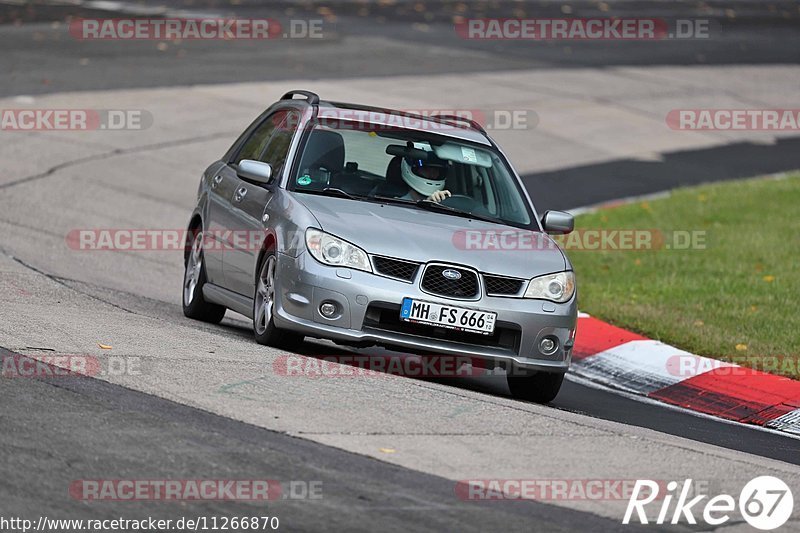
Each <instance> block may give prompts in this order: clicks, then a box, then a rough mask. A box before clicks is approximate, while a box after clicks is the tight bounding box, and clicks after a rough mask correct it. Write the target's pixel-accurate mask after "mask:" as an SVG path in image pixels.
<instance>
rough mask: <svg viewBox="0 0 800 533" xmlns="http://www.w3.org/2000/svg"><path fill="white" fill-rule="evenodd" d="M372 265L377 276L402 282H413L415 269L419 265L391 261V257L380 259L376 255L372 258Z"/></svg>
mask: <svg viewBox="0 0 800 533" xmlns="http://www.w3.org/2000/svg"><path fill="white" fill-rule="evenodd" d="M372 264H373V266H374V267H375V272H376V273H377V274H380V275H381V276H386V277H389V278H396V279H401V280H403V281H411V280H413V279H414V276H415V275H416V274H417V268H419V263H412V262H410V261H402V260H400V259H392V258H391V257H381V256H378V255H375V256H373V257H372Z"/></svg>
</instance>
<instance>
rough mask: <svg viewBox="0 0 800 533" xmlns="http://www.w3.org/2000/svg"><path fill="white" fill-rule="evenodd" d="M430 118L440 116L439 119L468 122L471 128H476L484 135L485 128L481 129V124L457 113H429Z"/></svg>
mask: <svg viewBox="0 0 800 533" xmlns="http://www.w3.org/2000/svg"><path fill="white" fill-rule="evenodd" d="M431 118H440V119H445V120H451V121H455V122H462V123H465V124H469V126H470V127H471V128H472V129H474V130H478V131H479V132H481V133H483V134H484V135H486V130H485V129H483V126H481V125H480V124H479V123H478V122H476V121H474V120H472V119H470V118H467V117H462V116H459V115H453V114H448V113H442V114H437V115H431Z"/></svg>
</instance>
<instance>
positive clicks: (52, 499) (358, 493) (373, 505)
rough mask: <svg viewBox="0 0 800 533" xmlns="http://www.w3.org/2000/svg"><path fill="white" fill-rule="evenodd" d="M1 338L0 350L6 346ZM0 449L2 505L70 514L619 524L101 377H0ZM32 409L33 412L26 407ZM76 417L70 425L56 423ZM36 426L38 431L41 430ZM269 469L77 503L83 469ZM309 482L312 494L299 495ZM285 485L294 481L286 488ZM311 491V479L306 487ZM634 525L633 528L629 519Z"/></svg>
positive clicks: (308, 521)
mask: <svg viewBox="0 0 800 533" xmlns="http://www.w3.org/2000/svg"><path fill="white" fill-rule="evenodd" d="M14 355H15V354H12V353H10V352H8V351H6V350H2V349H0V357H2V358H3V359H5V358H6V357H13V356H14ZM2 385H3V387H2V404H3V406H4V407H3V409H2V411H0V423H2V427H3V431H2V433H0V449H2V450H3V451H4V454H5V455H6V456H8V457H10V456H12V455H13V458H14V459H13V460H14V463H15V465H16V466H15V467H11V468H4V469H3V470H4V471H3V478H4V479H3V483H2V484H0V501H2V504H1V507H2V515H3V516H4V517H6V518H9V515H11V516H23V517H38V516H40V515H42V514H45V515H46V516H49V517H50V518H57V517H59V518H66V517H69V518H73V519H81V518H83V519H89V518H91V519H97V520H105V519H114V518H119V517H120V516H124V517H127V518H136V519H142V518H145V517H155V518H158V519H172V520H175V521H177V520H178V519H180V518H182V517H186V518H192V519H194V518H197V517H206V518H207V519H208V520H211V517H215V516H216V517H223V516H228V517H232V516H239V517H242V516H277V517H278V518H279V519H280V523H281V528H280V530H281V531H320V530H327V531H344V530H347V531H409V530H412V531H447V530H451V529H453V526H454V525H455V524H457V525H458V530H459V531H490V530H493V529H495V528H497V527H498V526H499V525H501V524H502V527H503V529H504V530H506V531H530V528H531V524H536V527H539V528H542V529H544V530H547V531H564V532H566V531H575V530H577V529H580V528H581V527H583V526H584V525H585V524H586V521H587V520H591V523H592V530H593V531H615V530H616V529H617V527H618V524H617V523H616V522H615V521H612V520H609V519H603V518H599V517H596V516H592V515H589V514H587V513H582V512H578V511H572V510H569V509H563V508H558V507H554V506H552V505H547V504H542V503H538V502H531V501H505V502H489V505H486V503H487V502H465V501H461V500H459V499H458V498H456V497H455V487H454V484H453V483H452V482H451V481H447V480H445V479H442V478H438V477H436V476H431V475H425V474H421V473H419V472H414V471H411V470H408V469H405V468H401V467H397V466H393V465H390V464H387V463H383V462H380V461H376V460H375V459H371V458H368V457H364V456H361V455H357V454H353V453H348V452H344V451H341V450H338V449H336V448H332V447H329V446H323V445H320V444H317V443H313V442H310V441H307V440H303V439H298V438H294V437H290V436H287V435H284V434H281V433H277V432H273V431H268V430H265V429H262V428H259V427H255V426H251V425H248V424H243V423H241V422H235V421H233V420H230V419H228V418H224V417H221V416H217V415H213V414H210V413H207V412H204V411H201V410H198V409H192V408H190V407H186V406H183V405H180V404H178V403H174V402H170V401H168V400H164V399H161V398H157V397H154V396H151V395H147V394H142V393H138V392H135V391H131V390H129V389H125V388H123V387H119V386H116V385H112V384H109V383H106V382H103V381H100V380H94V379H87V378H83V377H52V378H41V379H37V380H29V379H16V380H15V379H5V380H3V382H2ZM33 413H35V415H33ZM66 428H73V429H72V430H71V431H63V429H66ZM43 429H44V430H45V432H46V433H45V434H44V435H43V434H42V430H43ZM126 476H129V477H131V478H133V479H226V480H227V479H235V480H251V479H270V480H277V481H278V482H280V484H281V487H282V492H281V498H280V499H276V500H270V501H267V502H253V503H249V502H230V501H225V502H181V503H178V502H152V501H126V502H104V501H101V502H92V501H86V502H82V501H79V500H76V499H74V498H73V497H72V496H71V495H70V494H69V493H68V492H67V490H65V488H66V487H68V486H69V485H70V484H71V483H73V482H75V481H77V480H81V479H119V478H125V477H126ZM298 483H303V484H304V483H309V484H311V485H310V486H311V487H314V489H313V490H315V491H316V492H315V493H314V494H315V495H319V496H320V497H319V498H312V497H309V496H307V494H308V493H306V492H305V489H304V488H302V487H305V485H303V484H298ZM291 487H299V488H294V489H292V488H291ZM309 490H311V489H309ZM634 530H636V528H635V529H634Z"/></svg>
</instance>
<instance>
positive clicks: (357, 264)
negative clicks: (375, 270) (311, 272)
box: [306, 228, 372, 272]
mask: <svg viewBox="0 0 800 533" xmlns="http://www.w3.org/2000/svg"><path fill="white" fill-rule="evenodd" d="M306 246H307V247H308V251H309V252H310V253H311V255H313V256H314V258H315V259H316V260H317V261H319V262H320V263H324V264H326V265H330V266H340V267H347V268H357V269H358V270H366V271H367V272H372V267H370V265H369V258H368V257H367V252H365V251H364V250H362V249H361V248H359V247H358V246H355V245H353V244H350V243H349V242H347V241H343V240H342V239H340V238H338V237H334V236H333V235H329V234H327V233H325V232H324V231H320V230H318V229H313V228H308V229H307V230H306Z"/></svg>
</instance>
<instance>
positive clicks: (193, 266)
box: [182, 230, 226, 324]
mask: <svg viewBox="0 0 800 533" xmlns="http://www.w3.org/2000/svg"><path fill="white" fill-rule="evenodd" d="M206 280H207V278H206V266H205V262H204V261H203V232H202V231H200V230H194V233H193V234H192V248H191V251H190V252H189V256H188V257H187V258H186V264H185V270H184V272H183V298H182V302H183V314H184V315H186V316H187V317H189V318H193V319H195V320H202V321H203V322H210V323H212V324H218V323H219V322H220V320H222V317H224V316H225V310H226V309H225V307H224V306H222V305H217V304H212V303H210V302H207V301H205V299H204V298H203V285H205V284H206Z"/></svg>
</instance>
